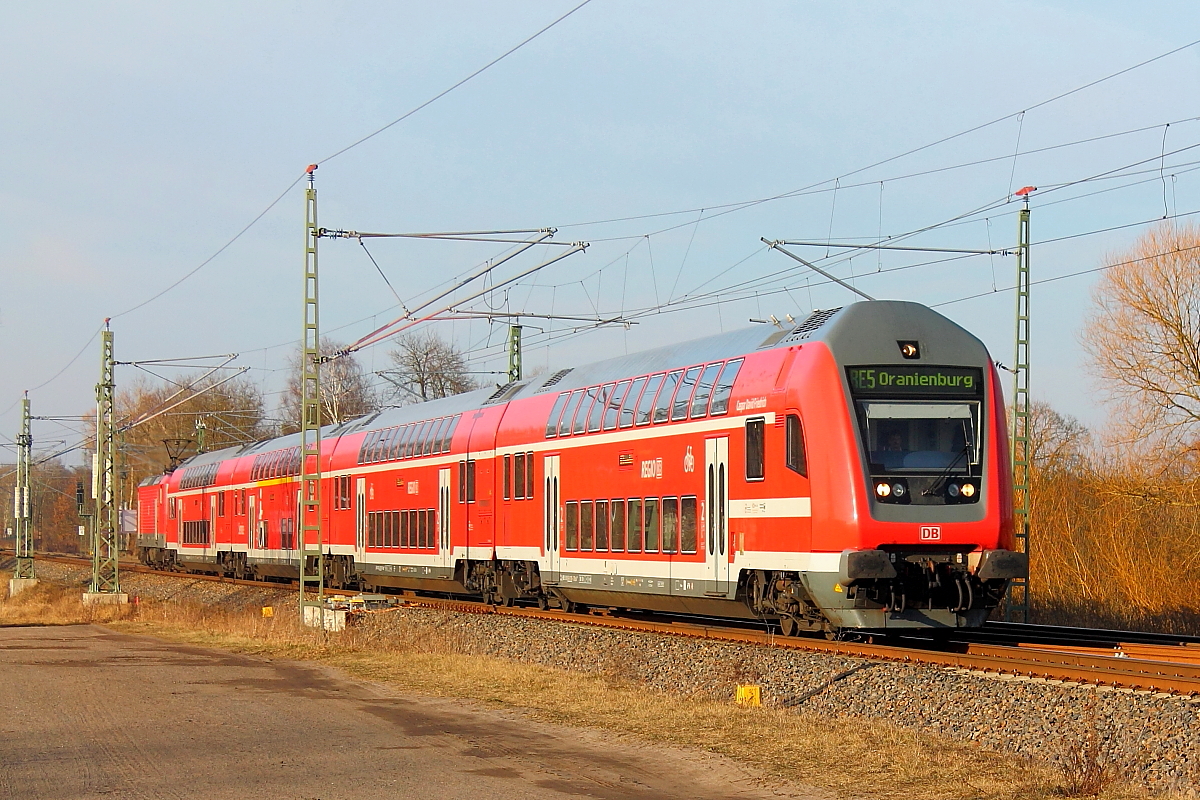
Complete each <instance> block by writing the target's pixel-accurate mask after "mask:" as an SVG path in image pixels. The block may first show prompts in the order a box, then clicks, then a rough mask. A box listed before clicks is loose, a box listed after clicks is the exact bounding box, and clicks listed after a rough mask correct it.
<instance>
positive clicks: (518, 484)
mask: <svg viewBox="0 0 1200 800" xmlns="http://www.w3.org/2000/svg"><path fill="white" fill-rule="evenodd" d="M513 461H515V462H516V463H514V464H513V498H514V499H516V500H524V499H525V454H524V453H517V454H516V455H515V456H513Z"/></svg>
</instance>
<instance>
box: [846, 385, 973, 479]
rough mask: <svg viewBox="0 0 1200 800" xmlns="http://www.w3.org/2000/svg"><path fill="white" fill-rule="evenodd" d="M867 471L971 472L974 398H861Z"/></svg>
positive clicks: (860, 407) (861, 417) (860, 408)
mask: <svg viewBox="0 0 1200 800" xmlns="http://www.w3.org/2000/svg"><path fill="white" fill-rule="evenodd" d="M859 410H860V420H861V421H862V424H863V428H864V430H863V434H864V439H865V446H866V449H867V451H868V453H869V460H870V462H871V472H872V473H875V474H878V473H882V472H890V473H906V472H907V473H917V472H928V471H938V472H941V471H950V472H970V471H971V468H972V467H973V466H975V465H977V464H978V463H979V445H978V435H977V431H978V429H979V404H978V403H972V402H965V403H964V402H957V403H955V402H899V401H890V402H877V401H873V400H872V401H860V402H859Z"/></svg>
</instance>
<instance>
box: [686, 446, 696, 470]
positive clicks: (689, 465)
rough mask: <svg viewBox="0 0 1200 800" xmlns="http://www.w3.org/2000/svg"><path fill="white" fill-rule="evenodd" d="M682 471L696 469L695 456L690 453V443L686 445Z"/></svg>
mask: <svg viewBox="0 0 1200 800" xmlns="http://www.w3.org/2000/svg"><path fill="white" fill-rule="evenodd" d="M683 471H684V472H695V471H696V457H695V456H694V455H692V446H691V445H690V444H689V445H688V449H687V454H686V455H684V457H683Z"/></svg>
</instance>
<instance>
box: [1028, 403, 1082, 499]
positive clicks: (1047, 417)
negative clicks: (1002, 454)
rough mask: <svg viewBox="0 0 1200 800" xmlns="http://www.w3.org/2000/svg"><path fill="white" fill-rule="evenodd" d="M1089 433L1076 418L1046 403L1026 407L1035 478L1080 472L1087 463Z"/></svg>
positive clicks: (1030, 456)
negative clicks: (1027, 408)
mask: <svg viewBox="0 0 1200 800" xmlns="http://www.w3.org/2000/svg"><path fill="white" fill-rule="evenodd" d="M1091 438H1092V434H1091V431H1089V430H1088V429H1087V426H1086V425H1084V424H1083V423H1082V422H1080V421H1079V420H1077V419H1075V417H1072V416H1070V415H1069V414H1062V413H1060V412H1058V411H1055V410H1054V408H1052V407H1051V406H1050V404H1049V403H1043V402H1040V401H1035V402H1033V403H1031V404H1030V407H1029V458H1030V462H1031V464H1032V468H1033V470H1034V472H1035V473H1036V474H1035V475H1034V478H1035V480H1036V479H1037V478H1038V477H1041V476H1044V475H1049V474H1057V473H1061V472H1079V471H1082V469H1083V465H1084V463H1085V462H1086V460H1087V456H1088V448H1089V446H1090V444H1091Z"/></svg>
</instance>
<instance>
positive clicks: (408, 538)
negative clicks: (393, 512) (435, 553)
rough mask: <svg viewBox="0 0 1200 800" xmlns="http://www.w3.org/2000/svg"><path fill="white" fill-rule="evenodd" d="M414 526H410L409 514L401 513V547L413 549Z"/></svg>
mask: <svg viewBox="0 0 1200 800" xmlns="http://www.w3.org/2000/svg"><path fill="white" fill-rule="evenodd" d="M411 542H412V525H410V524H409V519H408V512H407V511H401V512H400V546H401V547H412V544H411Z"/></svg>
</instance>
